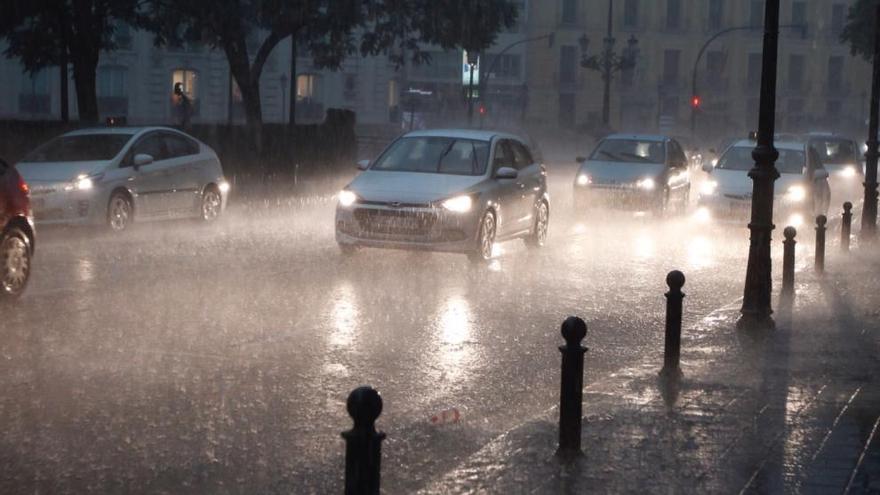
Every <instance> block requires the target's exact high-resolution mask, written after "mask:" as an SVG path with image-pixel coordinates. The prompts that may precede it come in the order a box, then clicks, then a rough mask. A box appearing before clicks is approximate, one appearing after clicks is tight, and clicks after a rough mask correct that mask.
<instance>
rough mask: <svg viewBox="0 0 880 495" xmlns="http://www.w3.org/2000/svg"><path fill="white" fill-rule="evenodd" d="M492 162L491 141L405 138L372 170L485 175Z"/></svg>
mask: <svg viewBox="0 0 880 495" xmlns="http://www.w3.org/2000/svg"><path fill="white" fill-rule="evenodd" d="M488 161H489V143H488V142H487V141H477V140H474V139H460V138H450V137H436V136H430V137H428V136H420V137H405V138H401V139H398V140H397V141H395V142H394V144H392V145H391V147H390V148H388V150H387V151H385V153H383V154H382V156H381V157H379V159H378V160H376V162H375V163H374V164H373V166H372V167H370V170H382V171H388V172H424V173H435V174H452V175H483V174H484V173H485V172H486V164H487V162H488Z"/></svg>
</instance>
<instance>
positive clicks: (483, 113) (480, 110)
mask: <svg viewBox="0 0 880 495" xmlns="http://www.w3.org/2000/svg"><path fill="white" fill-rule="evenodd" d="M479 112H480V115H486V107H484V106H483V105H480V109H479Z"/></svg>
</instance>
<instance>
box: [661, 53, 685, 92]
mask: <svg viewBox="0 0 880 495" xmlns="http://www.w3.org/2000/svg"><path fill="white" fill-rule="evenodd" d="M680 55H681V52H680V51H679V50H666V51H664V52H663V84H665V85H667V86H675V85H677V84H678V59H679V58H680Z"/></svg>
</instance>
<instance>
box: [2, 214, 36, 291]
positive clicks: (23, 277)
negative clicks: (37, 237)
mask: <svg viewBox="0 0 880 495" xmlns="http://www.w3.org/2000/svg"><path fill="white" fill-rule="evenodd" d="M30 275H31V243H30V239H29V238H28V236H27V234H25V233H24V232H23V231H22V230H21V229H19V228H18V227H12V228H11V229H9V230H8V231H7V232H6V233H5V234H4V235H3V237H2V239H0V301H3V300H11V299H16V298H18V297H19V296H20V295H21V294H22V292H24V289H25V287H27V283H28V279H29V278H30Z"/></svg>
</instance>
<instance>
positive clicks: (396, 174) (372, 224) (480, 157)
mask: <svg viewBox="0 0 880 495" xmlns="http://www.w3.org/2000/svg"><path fill="white" fill-rule="evenodd" d="M358 166H359V167H360V168H361V169H362V170H363V172H362V173H361V174H360V175H358V176H357V177H356V178H355V179H354V180H353V181H352V182H351V184H349V185H348V186H347V187H346V188H345V189H344V190H343V191H342V192H340V193H339V204H338V206H337V208H336V242H337V243H338V244H339V247H340V249H342V251H343V253H350V252H351V251H352V250H354V249H355V248H356V247H359V246H365V247H387V248H402V249H423V250H431V251H446V252H457V253H466V254H467V255H468V256H469V257H470V258H471V259H472V260H473V261H485V260H489V259H490V258H491V257H492V250H493V249H492V248H493V246H494V244H495V243H496V242H499V241H503V240H507V239H514V238H522V239H524V240H525V241H526V243H527V244H528V245H529V246H533V247H539V246H542V245H543V244H544V241H545V239H546V238H547V226H548V223H549V221H550V198H549V196H548V194H547V181H546V175H547V174H546V170H545V169H544V165H543V164H541V163H539V162H538V161H536V160H535V158H534V156H533V154H532V152H531V150H530V149H529V147H528V145H527V144H526V141H525V140H523V139H521V138H519V137H517V136H515V135H512V134H504V133H498V132H492V131H475V130H432V131H417V132H410V133H408V134H406V135H404V136H403V137H401V138H399V139H397V140H396V141H394V142H393V143H391V145H390V146H388V148H387V149H386V150H385V151H384V152H383V153H382V154H381V155H380V156H379V158H377V159H376V160H375V161H373V162H369V161H363V162H361V163H359V164H358Z"/></svg>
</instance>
